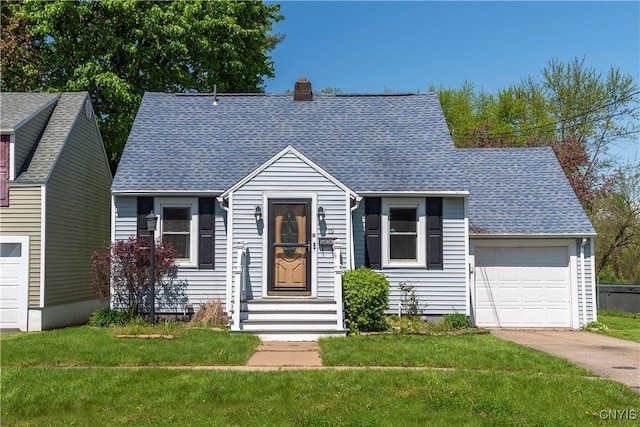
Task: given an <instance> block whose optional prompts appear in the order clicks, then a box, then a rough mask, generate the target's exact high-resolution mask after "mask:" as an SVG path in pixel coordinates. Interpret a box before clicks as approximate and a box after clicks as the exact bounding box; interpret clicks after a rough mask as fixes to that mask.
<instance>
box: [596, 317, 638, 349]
mask: <svg viewBox="0 0 640 427" xmlns="http://www.w3.org/2000/svg"><path fill="white" fill-rule="evenodd" d="M598 321H599V322H600V323H604V324H605V325H606V326H607V327H608V328H609V330H608V331H607V332H602V333H604V334H606V335H610V336H612V337H617V338H622V339H625V340H629V341H635V342H640V313H635V314H634V313H626V312H624V311H599V312H598Z"/></svg>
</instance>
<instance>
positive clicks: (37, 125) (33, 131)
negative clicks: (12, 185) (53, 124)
mask: <svg viewBox="0 0 640 427" xmlns="http://www.w3.org/2000/svg"><path fill="white" fill-rule="evenodd" d="M55 105H56V104H55V102H54V103H52V104H51V105H50V106H49V107H47V108H45V109H43V110H42V111H40V112H39V113H38V114H37V115H36V116H35V117H34V118H33V119H31V120H29V121H28V122H27V123H25V124H24V125H23V126H21V127H20V128H19V129H18V130H17V131H16V134H15V141H16V144H15V152H14V153H15V154H14V156H15V157H14V159H15V168H16V178H17V174H18V172H19V171H20V169H21V168H22V165H23V164H24V161H25V159H26V158H27V157H28V156H29V153H30V152H31V150H32V149H33V146H34V145H35V143H36V142H37V141H38V139H39V138H40V134H41V133H42V131H43V129H44V127H45V125H46V124H47V121H48V120H49V117H51V113H52V112H53V109H54V108H55Z"/></svg>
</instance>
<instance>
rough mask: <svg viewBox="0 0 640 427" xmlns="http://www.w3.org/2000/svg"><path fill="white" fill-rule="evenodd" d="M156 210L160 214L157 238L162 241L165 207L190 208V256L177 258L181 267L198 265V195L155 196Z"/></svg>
mask: <svg viewBox="0 0 640 427" xmlns="http://www.w3.org/2000/svg"><path fill="white" fill-rule="evenodd" d="M153 207H154V209H153V210H154V212H155V213H156V215H158V225H157V228H156V240H159V241H162V225H163V221H164V209H163V208H165V207H167V208H189V212H190V214H191V218H190V220H189V221H190V223H189V258H176V264H177V265H178V266H179V267H198V239H199V233H198V198H197V197H166V198H162V197H155V198H154V201H153Z"/></svg>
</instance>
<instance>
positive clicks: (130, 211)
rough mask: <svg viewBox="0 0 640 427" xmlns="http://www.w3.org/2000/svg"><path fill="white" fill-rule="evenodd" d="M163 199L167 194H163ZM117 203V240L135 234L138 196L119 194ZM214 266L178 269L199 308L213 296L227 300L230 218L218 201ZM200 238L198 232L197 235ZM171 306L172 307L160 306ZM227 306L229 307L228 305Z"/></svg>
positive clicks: (189, 298)
mask: <svg viewBox="0 0 640 427" xmlns="http://www.w3.org/2000/svg"><path fill="white" fill-rule="evenodd" d="M162 197H163V199H165V198H166V197H164V196H162ZM114 203H115V230H114V236H115V240H126V239H128V238H129V237H135V236H136V231H137V230H136V224H137V220H136V213H137V212H136V210H137V198H136V197H134V196H116V197H115V198H114ZM215 218H216V224H215V242H216V249H215V269H214V270H198V269H197V268H191V267H189V268H188V267H182V268H179V269H178V275H177V277H176V279H177V280H184V281H186V282H187V287H186V297H187V302H188V303H190V304H193V305H194V308H195V309H197V308H198V305H199V304H202V303H205V302H206V301H207V300H210V299H216V298H218V299H220V300H221V302H222V303H223V304H224V303H225V296H226V265H227V264H226V259H227V224H226V223H227V220H226V212H225V211H224V210H223V209H222V208H221V207H220V204H219V203H218V202H216V207H215ZM194 238H197V236H194ZM159 309H160V310H171V309H172V307H160V308H159ZM225 310H226V308H225Z"/></svg>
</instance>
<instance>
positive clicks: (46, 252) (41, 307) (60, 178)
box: [0, 92, 111, 331]
mask: <svg viewBox="0 0 640 427" xmlns="http://www.w3.org/2000/svg"><path fill="white" fill-rule="evenodd" d="M0 108H1V111H0V113H1V114H0V134H1V137H2V140H1V141H2V143H1V145H0V153H1V156H0V193H1V196H2V197H1V205H0V278H1V279H0V327H1V328H3V329H4V328H7V329H20V330H25V331H26V330H29V331H40V330H43V329H50V328H55V327H62V326H67V325H70V324H77V323H82V322H86V321H87V319H88V318H89V315H90V314H91V313H92V312H93V311H95V310H96V309H98V308H100V307H101V303H100V302H99V301H98V300H96V298H95V296H94V294H93V291H92V289H91V287H90V286H89V281H90V278H91V254H92V252H93V251H94V250H96V249H100V248H101V247H103V246H104V244H105V243H108V241H109V228H110V218H109V215H110V186H111V171H110V169H109V163H108V160H107V156H106V153H105V150H104V146H103V144H102V138H101V136H100V132H99V130H98V125H97V123H96V119H95V117H94V114H93V108H92V106H91V101H90V100H89V97H88V95H87V94H86V93H11V92H3V93H0Z"/></svg>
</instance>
